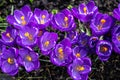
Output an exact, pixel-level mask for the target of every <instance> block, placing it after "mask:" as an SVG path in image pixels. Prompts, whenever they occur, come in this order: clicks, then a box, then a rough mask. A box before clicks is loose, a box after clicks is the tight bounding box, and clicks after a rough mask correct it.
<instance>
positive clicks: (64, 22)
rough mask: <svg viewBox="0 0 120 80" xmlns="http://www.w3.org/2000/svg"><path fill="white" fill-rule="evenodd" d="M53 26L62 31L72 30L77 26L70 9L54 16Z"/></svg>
mask: <svg viewBox="0 0 120 80" xmlns="http://www.w3.org/2000/svg"><path fill="white" fill-rule="evenodd" d="M52 26H53V27H54V28H55V29H58V30H60V31H70V30H72V29H74V28H75V27H76V25H75V22H74V19H73V16H72V14H71V12H70V11H69V10H68V9H64V10H63V11H61V12H59V13H57V14H56V15H54V16H53V20H52Z"/></svg>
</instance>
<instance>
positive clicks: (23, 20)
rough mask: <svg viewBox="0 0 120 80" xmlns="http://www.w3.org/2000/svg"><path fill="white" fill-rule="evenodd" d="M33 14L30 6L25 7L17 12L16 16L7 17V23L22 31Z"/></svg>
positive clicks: (15, 12)
mask: <svg viewBox="0 0 120 80" xmlns="http://www.w3.org/2000/svg"><path fill="white" fill-rule="evenodd" d="M32 15H33V13H32V11H31V9H30V7H29V6H27V5H26V6H24V7H22V8H21V10H15V11H14V15H9V16H7V21H8V22H9V23H10V24H12V25H14V27H15V28H17V29H20V28H23V26H25V25H27V24H28V23H29V20H30V19H31V17H32Z"/></svg>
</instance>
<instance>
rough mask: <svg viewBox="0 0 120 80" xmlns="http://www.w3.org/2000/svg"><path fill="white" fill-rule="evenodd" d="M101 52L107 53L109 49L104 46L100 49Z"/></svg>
mask: <svg viewBox="0 0 120 80" xmlns="http://www.w3.org/2000/svg"><path fill="white" fill-rule="evenodd" d="M100 51H101V52H106V51H108V48H107V47H105V46H102V47H100Z"/></svg>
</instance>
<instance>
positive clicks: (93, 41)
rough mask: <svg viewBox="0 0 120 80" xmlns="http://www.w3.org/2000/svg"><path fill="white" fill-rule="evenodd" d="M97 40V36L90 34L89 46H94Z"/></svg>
mask: <svg viewBox="0 0 120 80" xmlns="http://www.w3.org/2000/svg"><path fill="white" fill-rule="evenodd" d="M97 42H98V37H96V36H92V37H91V38H90V39H89V47H90V48H94V47H95V46H96V44H97Z"/></svg>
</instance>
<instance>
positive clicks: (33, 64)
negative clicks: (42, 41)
mask: <svg viewBox="0 0 120 80" xmlns="http://www.w3.org/2000/svg"><path fill="white" fill-rule="evenodd" d="M18 61H19V63H20V64H21V65H22V66H24V67H25V69H26V71H27V72H30V71H32V70H36V69H38V68H39V67H40V62H39V56H38V54H37V53H35V52H34V51H32V50H31V49H28V48H21V49H20V50H19V59H18Z"/></svg>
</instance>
